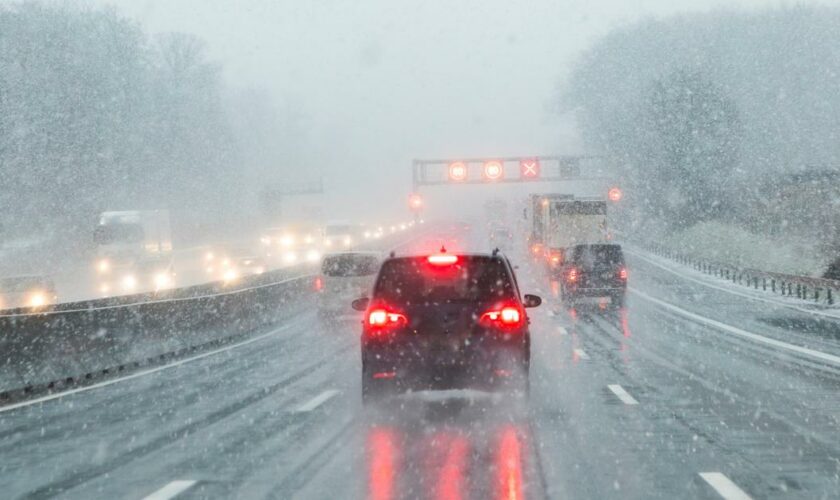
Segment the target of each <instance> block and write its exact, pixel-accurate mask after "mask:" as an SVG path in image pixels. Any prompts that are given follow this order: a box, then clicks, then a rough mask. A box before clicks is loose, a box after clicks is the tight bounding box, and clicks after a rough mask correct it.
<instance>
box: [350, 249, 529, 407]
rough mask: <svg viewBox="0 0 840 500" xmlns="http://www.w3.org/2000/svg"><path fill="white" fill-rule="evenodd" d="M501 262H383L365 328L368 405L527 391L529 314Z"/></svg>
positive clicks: (444, 258)
mask: <svg viewBox="0 0 840 500" xmlns="http://www.w3.org/2000/svg"><path fill="white" fill-rule="evenodd" d="M540 302H541V299H540V298H539V297H537V296H534V295H525V296H524V298H522V297H521V296H520V294H519V289H518V286H517V282H516V279H515V278H514V274H513V267H512V266H511V264H510V262H509V261H508V259H507V258H506V257H504V256H502V255H497V254H495V253H494V254H492V255H487V254H448V253H446V252H443V251H442V252H441V253H438V254H432V255H423V256H413V257H391V258H389V259H387V260H385V261H384V262H383V264H382V267H381V269H380V271H379V273H378V276H377V278H376V283H375V285H374V288H373V294H372V296H371V297H370V298H362V299H357V300H355V301H353V308H354V309H356V310H359V311H365V317H364V321H363V327H362V397H363V399H364V400H366V401H370V400H373V399H377V398H379V397H381V396H383V395H386V394H389V393H395V392H400V391H404V390H409V389H453V388H478V389H497V388H498V389H511V390H518V391H522V392H527V390H528V371H529V366H530V360H531V336H530V332H529V330H528V317H527V315H526V314H525V308H526V307H536V306H538V305H539V304H540Z"/></svg>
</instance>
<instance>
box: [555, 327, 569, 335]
mask: <svg viewBox="0 0 840 500" xmlns="http://www.w3.org/2000/svg"><path fill="white" fill-rule="evenodd" d="M557 333H558V334H560V335H568V334H569V332H568V331H566V329H565V328H563V327H562V326H558V327H557Z"/></svg>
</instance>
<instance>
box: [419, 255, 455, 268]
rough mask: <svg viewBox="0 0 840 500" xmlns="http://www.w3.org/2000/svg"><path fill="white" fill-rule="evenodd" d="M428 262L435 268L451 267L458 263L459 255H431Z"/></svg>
mask: <svg viewBox="0 0 840 500" xmlns="http://www.w3.org/2000/svg"><path fill="white" fill-rule="evenodd" d="M426 260H428V261H429V264H432V265H434V266H451V265H452V264H455V263H457V262H458V256H457V255H447V254H437V255H429V256H428V257H427V258H426Z"/></svg>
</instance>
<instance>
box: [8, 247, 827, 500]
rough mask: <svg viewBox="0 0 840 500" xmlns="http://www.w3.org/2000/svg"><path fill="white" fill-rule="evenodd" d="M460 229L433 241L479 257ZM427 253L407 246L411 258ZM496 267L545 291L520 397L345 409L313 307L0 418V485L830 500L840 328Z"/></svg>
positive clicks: (638, 264) (665, 290)
mask: <svg viewBox="0 0 840 500" xmlns="http://www.w3.org/2000/svg"><path fill="white" fill-rule="evenodd" d="M473 233H476V231H474V232H473ZM473 233H459V234H452V235H447V236H446V239H447V240H448V241H452V240H454V242H461V243H462V246H464V247H467V248H470V249H474V250H486V248H485V247H486V243H485V242H484V241H483V239H482V238H481V237H480V236H483V235H478V234H473ZM440 241H441V238H440V237H433V236H426V237H425V240H424V241H419V242H415V243H414V244H413V245H412V250H413V249H425V248H427V247H431V246H433V245H436V244H439V242H440ZM412 250H409V249H405V248H404V249H401V251H405V252H410V251H412ZM512 260H513V261H514V263H515V264H518V265H519V271H518V272H519V278H520V285H521V288H522V289H523V292H527V293H532V292H534V293H537V294H539V295H542V296H543V298H544V303H543V305H542V307H540V308H538V309H533V310H532V312H531V313H530V316H531V320H532V324H531V333H532V337H533V346H532V351H533V362H532V366H531V380H532V388H531V395H530V399H529V400H525V399H524V398H521V399H519V398H513V399H511V398H509V397H506V396H501V395H498V394H497V395H491V394H484V393H478V392H471V391H453V392H450V391H448V392H444V393H422V394H413V395H409V396H403V397H400V398H398V399H393V400H388V401H386V402H383V403H381V404H379V405H374V406H368V407H363V406H362V403H361V400H360V383H359V379H360V360H359V332H360V327H359V320H360V317H359V316H356V315H354V314H348V315H346V316H342V317H339V318H336V319H335V321H325V320H321V319H319V318H318V316H317V314H316V311H315V308H314V306H313V307H312V308H309V309H307V310H306V311H305V312H304V313H302V314H300V315H299V316H297V317H295V318H294V319H293V320H291V321H288V322H286V323H285V324H283V325H281V326H279V327H276V328H272V329H267V330H265V331H260V332H254V333H253V335H251V336H250V337H248V338H247V339H245V340H241V341H239V342H238V343H236V344H231V345H227V346H224V347H221V348H219V349H217V350H216V351H211V352H206V353H203V354H200V355H197V356H194V357H192V358H184V359H180V360H178V361H175V362H172V363H171V364H170V365H164V366H160V367H157V368H154V369H151V370H148V371H147V372H143V373H140V374H134V375H130V376H129V377H126V378H125V379H111V380H108V381H105V382H103V383H100V384H99V385H97V386H91V387H89V388H86V389H84V390H81V391H78V392H75V393H73V394H68V395H65V396H63V397H48V398H45V399H44V400H41V401H38V402H29V403H23V404H19V405H16V406H15V407H7V408H0V455H2V457H3V460H2V463H0V491H3V496H4V497H6V498H16V497H28V498H46V497H52V496H60V497H63V498H80V499H84V498H137V499H140V498H152V499H165V498H173V497H176V496H177V498H234V497H247V498H369V499H376V500H380V499H390V498H447V499H455V498H499V499H501V498H504V499H514V498H515V499H520V498H537V499H538V498H686V497H692V498H709V499H712V498H727V499H736V498H750V497H751V498H775V497H778V498H782V497H784V498H836V497H837V496H838V492H840V440H838V428H840V400H838V398H837V389H838V387H840V321H838V320H837V319H833V318H832V317H830V316H829V315H825V314H822V315H821V314H811V313H808V312H805V311H803V310H801V309H797V307H798V306H796V305H795V304H791V307H788V306H787V305H780V304H774V303H768V302H767V301H761V300H753V299H751V298H750V297H748V296H745V295H744V294H743V293H737V290H735V289H733V291H729V290H728V289H727V285H726V284H725V283H724V284H721V282H719V281H715V280H714V279H712V278H708V277H697V276H695V275H694V274H692V272H691V271H690V270H688V269H687V268H681V267H680V266H678V265H676V264H673V263H670V262H668V261H664V260H661V259H659V258H657V257H654V256H652V255H650V254H647V253H644V252H642V251H640V250H636V249H633V251H632V252H628V269H629V271H630V294H629V297H628V302H627V306H626V308H624V309H621V310H619V311H614V312H610V311H606V310H603V311H602V310H599V309H597V308H595V309H577V310H569V309H566V308H564V307H562V306H561V305H560V303H559V302H558V301H557V299H556V298H553V297H552V293H551V287H550V284H549V283H548V282H547V281H544V278H543V277H542V276H541V275H540V273H537V272H536V271H535V270H534V269H531V268H530V267H529V263H528V262H524V261H521V259H520V258H519V255H518V254H517V253H514V255H512ZM704 280H705V281H704ZM706 282H707V283H706ZM733 292H735V293H733Z"/></svg>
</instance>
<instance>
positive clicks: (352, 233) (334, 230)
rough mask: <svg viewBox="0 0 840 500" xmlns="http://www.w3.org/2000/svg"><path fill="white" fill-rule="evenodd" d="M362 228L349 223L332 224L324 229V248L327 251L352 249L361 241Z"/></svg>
mask: <svg viewBox="0 0 840 500" xmlns="http://www.w3.org/2000/svg"><path fill="white" fill-rule="evenodd" d="M360 232H361V231H360V226H358V225H354V224H351V223H349V222H330V223H327V225H326V226H325V227H324V247H325V248H326V249H327V250H332V249H336V250H341V249H344V250H346V249H349V248H352V247H353V245H355V244H356V243H357V241H358V240H359V233H360Z"/></svg>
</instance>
